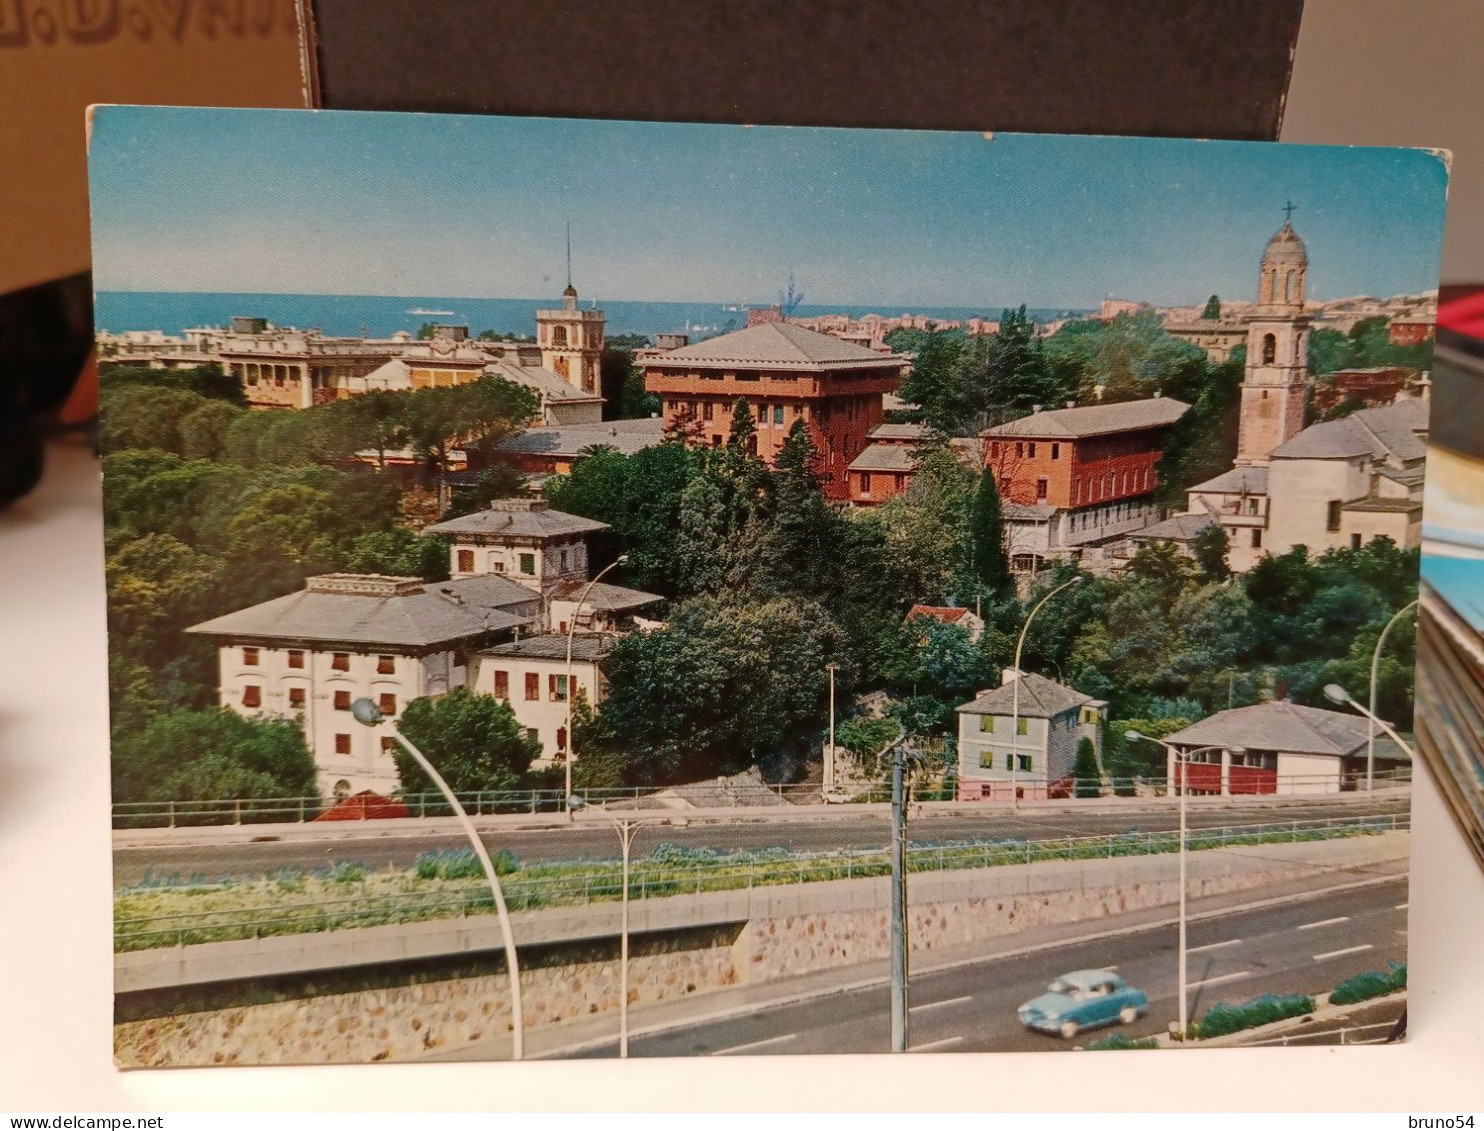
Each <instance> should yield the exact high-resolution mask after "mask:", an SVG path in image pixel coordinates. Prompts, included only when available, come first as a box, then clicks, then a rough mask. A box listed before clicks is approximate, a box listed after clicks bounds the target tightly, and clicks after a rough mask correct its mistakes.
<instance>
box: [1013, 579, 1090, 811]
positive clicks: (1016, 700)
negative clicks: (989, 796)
mask: <svg viewBox="0 0 1484 1131" xmlns="http://www.w3.org/2000/svg"><path fill="white" fill-rule="evenodd" d="M1081 580H1082V575H1081V574H1080V573H1079V574H1077V576H1076V577H1074V578H1072V579H1071V580H1070V581H1063V582H1062V583H1061V584H1060V585H1058V586H1057V587H1056V588H1055V589H1053V590H1052V591H1051V592H1050V593H1047V594H1046V596H1044V597H1042V598H1041V599H1040V600H1039V601H1038V602H1036V607H1035V608H1033V609H1032V610H1031V611H1030V615H1029V616H1028V617H1026V618H1025V623H1024V624H1023V625H1021V626H1020V638H1019V639H1018V640H1016V641H1015V686H1014V687H1012V688H1011V689H1010V804H1011V806H1012V807H1014V806H1018V805H1019V804H1020V799H1019V797H1018V796H1017V791H1016V786H1015V775H1016V772H1017V771H1018V770H1019V769H1020V676H1021V672H1020V650H1021V649H1022V648H1023V647H1025V634H1026V632H1027V631H1029V629H1030V627H1031V621H1033V620H1035V619H1036V614H1037V613H1039V612H1040V611H1041V607H1042V606H1043V605H1045V604H1046V602H1047V601H1049V600H1051V598H1053V597H1055V596H1056V595H1057V594H1058V593H1060V592H1061V591H1062V590H1063V589H1066V588H1069V587H1070V586H1073V585H1076V584H1077V583H1078V582H1079V581H1081Z"/></svg>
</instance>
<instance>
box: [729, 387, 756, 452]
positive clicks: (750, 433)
mask: <svg viewBox="0 0 1484 1131" xmlns="http://www.w3.org/2000/svg"><path fill="white" fill-rule="evenodd" d="M727 449H728V450H729V451H733V452H742V453H744V454H749V455H750V454H756V452H757V424H756V422H755V421H754V420H753V419H752V409H751V407H749V406H748V404H747V401H746V400H745V399H743V398H742V397H738V398H737V403H736V404H734V405H733V406H732V430H731V432H729V433H728V434H727Z"/></svg>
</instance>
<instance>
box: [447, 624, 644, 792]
mask: <svg viewBox="0 0 1484 1131" xmlns="http://www.w3.org/2000/svg"><path fill="white" fill-rule="evenodd" d="M613 640H614V638H613V637H612V636H611V635H605V634H602V633H589V632H584V633H579V634H575V635H574V636H573V638H572V641H571V644H572V652H571V657H572V662H571V666H570V669H569V667H568V663H567V643H568V641H567V635H566V633H565V632H562V633H553V634H548V635H544V636H528V637H526V638H525V639H523V640H515V641H511V642H509V643H507V644H498V645H496V646H494V647H493V648H489V649H487V650H485V651H484V652H481V653H479V654H478V655H476V656H475V657H474V658H473V661H472V668H471V674H470V678H469V686H470V687H472V688H473V689H474V690H475V691H479V692H482V693H484V694H485V695H492V696H494V697H495V698H496V699H499V700H501V701H503V702H505V703H508V704H509V705H510V709H511V711H512V712H514V714H515V721H516V722H517V723H519V724H520V725H521V727H523V728H524V729H525V731H526V733H527V734H529V735H530V736H531V737H532V738H534V739H536V740H537V741H538V742H540V744H541V753H540V755H539V756H538V757H537V759H536V761H535V766H536V768H538V769H539V768H543V767H546V766H550V765H552V764H553V763H554V762H557V761H560V760H561V759H562V758H564V757H565V756H566V754H567V752H568V749H569V743H568V734H567V726H568V721H569V720H568V711H569V710H570V709H571V708H572V706H573V704H569V703H568V696H578V695H580V696H582V697H583V698H584V699H585V700H586V701H587V704H588V706H589V707H591V708H592V709H593V710H597V708H598V705H599V704H600V703H601V702H602V701H603V676H602V671H601V668H600V664H601V661H602V659H603V657H604V656H606V655H607V654H608V651H609V650H610V649H611V648H612V646H613ZM569 672H570V675H569ZM575 702H576V700H575V699H574V700H573V703H575Z"/></svg>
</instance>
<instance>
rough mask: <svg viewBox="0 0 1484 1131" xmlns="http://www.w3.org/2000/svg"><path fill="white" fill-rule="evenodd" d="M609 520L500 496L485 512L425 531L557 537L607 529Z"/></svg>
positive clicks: (520, 536) (433, 526) (453, 520)
mask: <svg viewBox="0 0 1484 1131" xmlns="http://www.w3.org/2000/svg"><path fill="white" fill-rule="evenodd" d="M607 529H608V524H607V523H606V522H595V521H593V520H592V519H590V518H582V517H580V516H579V515H575V514H568V513H567V512H566V511H554V510H551V509H549V508H547V507H544V506H541V505H539V504H534V503H532V502H530V501H528V500H518V499H500V500H497V501H496V502H495V504H494V505H493V506H492V507H491V508H490V509H489V510H485V511H478V512H476V513H475V514H466V515H464V516H463V517H462V518H451V519H449V520H448V521H447V522H436V523H434V524H433V525H432V526H429V527H427V528H425V529H424V530H423V533H424V534H489V535H497V536H499V537H514V538H557V537H564V536H567V535H572V534H591V533H593V532H594V531H598V530H607Z"/></svg>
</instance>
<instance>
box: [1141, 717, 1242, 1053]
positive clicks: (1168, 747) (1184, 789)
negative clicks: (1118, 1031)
mask: <svg viewBox="0 0 1484 1131" xmlns="http://www.w3.org/2000/svg"><path fill="white" fill-rule="evenodd" d="M1123 737H1124V738H1126V739H1128V740H1129V741H1130V742H1153V743H1156V744H1157V745H1159V746H1163V747H1164V748H1165V751H1166V752H1167V753H1169V754H1172V755H1174V758H1175V762H1176V764H1178V765H1179V766H1180V973H1179V978H1180V982H1179V985H1180V1019H1179V1026H1180V1030H1179V1031H1180V1039H1181V1040H1182V1041H1183V1040H1185V1033H1186V1029H1187V1026H1188V1024H1189V1021H1188V1019H1189V1017H1190V993H1189V989H1188V983H1187V981H1186V972H1185V795H1186V794H1187V793H1189V792H1190V786H1189V783H1188V782H1187V780H1186V776H1187V775H1186V767H1187V766H1188V765H1189V763H1190V759H1191V757H1192V756H1193V755H1196V754H1204V753H1205V752H1206V751H1208V750H1227V751H1230V752H1231V753H1233V754H1245V753H1246V752H1247V751H1246V749H1245V748H1243V747H1241V746H1221V745H1216V746H1201V747H1197V748H1196V749H1195V750H1188V751H1186V752H1185V753H1184V754H1183V755H1182V754H1181V753H1180V750H1179V748H1178V747H1176V746H1174V745H1172V744H1171V743H1168V742H1164V741H1162V740H1160V739H1158V738H1152V737H1150V736H1149V735H1147V734H1140V733H1139V732H1138V731H1136V730H1126V731H1124V732H1123Z"/></svg>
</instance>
